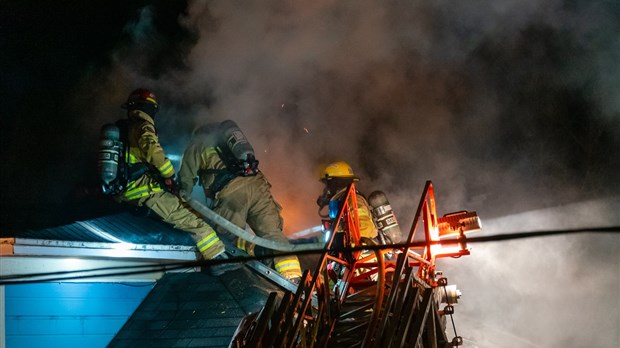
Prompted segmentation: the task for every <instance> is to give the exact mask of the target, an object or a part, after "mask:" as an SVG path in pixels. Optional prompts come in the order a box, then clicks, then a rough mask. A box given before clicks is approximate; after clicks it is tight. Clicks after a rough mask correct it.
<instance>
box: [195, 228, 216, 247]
mask: <svg viewBox="0 0 620 348" xmlns="http://www.w3.org/2000/svg"><path fill="white" fill-rule="evenodd" d="M219 240H220V239H219V238H218V237H217V234H215V231H214V232H211V233H209V235H208V236H206V237H205V238H203V239H202V240H200V241H199V242H198V243H196V246H197V247H198V250H200V251H205V250H207V249H209V247H211V246H212V245H213V244H215V243H217V242H218V241H219Z"/></svg>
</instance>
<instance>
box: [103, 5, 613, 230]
mask: <svg viewBox="0 0 620 348" xmlns="http://www.w3.org/2000/svg"><path fill="white" fill-rule="evenodd" d="M156 10H157V9H156V8H146V9H144V10H143V11H142V12H141V14H140V17H139V18H138V19H137V21H136V22H135V23H132V24H131V25H129V26H128V27H127V28H128V30H130V31H131V32H132V33H133V35H134V37H135V42H136V43H139V44H138V45H137V46H131V45H127V47H124V48H123V50H120V51H119V52H118V53H117V55H116V59H117V63H118V64H117V66H116V67H115V74H114V75H113V76H117V77H118V78H121V79H124V80H125V81H123V82H122V84H121V85H124V86H128V88H129V86H130V85H132V84H133V85H136V84H147V85H152V86H153V88H154V89H156V90H157V91H158V92H159V94H160V95H162V98H163V99H164V101H166V102H167V104H168V105H167V108H166V109H165V112H164V113H163V114H162V115H161V120H160V123H161V125H163V127H161V126H160V127H161V128H162V131H161V132H162V139H163V141H165V142H168V143H169V148H171V149H179V150H178V151H182V148H183V142H184V141H186V140H187V139H186V136H187V130H188V129H190V130H191V128H193V127H194V126H196V125H198V124H200V123H203V122H208V121H212V120H222V119H226V118H231V119H234V120H235V121H237V122H238V123H239V124H240V125H241V126H242V128H243V129H244V131H245V133H246V135H247V136H248V137H249V138H250V140H251V141H252V142H253V144H254V147H255V148H256V151H257V152H258V153H259V155H260V159H261V166H262V168H263V170H264V171H265V172H266V173H267V175H268V176H269V177H270V178H271V180H272V181H273V184H274V190H275V192H276V196H277V197H278V198H279V199H281V200H282V201H283V202H282V203H283V205H284V206H285V213H290V214H291V216H293V215H294V216H296V217H295V218H294V219H287V220H288V227H289V231H293V230H297V229H299V228H303V227H307V226H309V225H312V224H314V223H315V222H316V220H315V216H314V215H313V214H309V213H307V212H309V211H312V210H313V208H312V207H313V201H314V199H313V197H315V196H316V194H317V192H318V191H319V190H320V186H319V184H318V183H317V182H316V181H317V180H316V178H317V172H318V168H319V167H320V165H321V164H324V163H326V162H329V161H333V160H345V161H347V162H349V163H350V164H351V165H352V166H353V168H354V170H355V171H356V174H358V175H359V176H360V177H361V178H362V181H361V183H360V185H361V186H362V187H363V188H365V189H366V190H367V191H371V190H375V189H381V190H384V191H387V192H388V193H389V194H390V197H391V200H392V201H393V203H394V205H395V206H397V207H398V208H399V211H400V212H401V216H402V220H403V221H410V220H411V218H412V216H411V212H412V211H414V209H415V208H416V205H417V201H418V198H417V196H418V193H419V192H420V190H421V188H422V187H423V185H424V181H426V180H429V179H430V180H433V182H434V183H435V184H436V185H437V186H438V192H439V195H440V196H441V197H442V198H443V202H444V205H445V207H446V209H447V210H454V209H463V208H465V207H467V208H468V209H476V210H482V211H486V214H488V215H489V216H494V215H501V214H507V213H513V212H514V211H515V209H517V210H526V209H532V208H538V207H545V206H553V205H555V204H561V203H565V202H570V201H573V200H578V199H585V198H591V197H592V196H594V197H598V196H599V195H601V194H605V193H613V192H610V191H615V192H617V186H618V185H612V183H617V181H618V179H617V177H616V176H615V175H614V173H615V172H616V170H617V169H618V165H619V159H618V153H619V151H620V150H619V145H618V141H617V140H616V138H615V135H616V134H617V133H618V131H620V126H619V121H618V117H617V116H618V113H619V110H620V109H619V108H618V105H617V101H616V99H617V98H614V96H615V95H618V92H620V91H619V90H618V84H617V83H614V79H613V78H610V77H613V76H615V77H618V69H617V58H618V55H619V54H618V52H619V50H618V49H617V48H618V46H619V45H620V44H619V43H618V38H617V37H618V36H617V35H616V34H617V33H618V24H617V21H614V19H617V18H616V16H617V13H618V9H617V6H615V5H613V4H610V3H608V2H602V3H590V2H587V3H586V2H584V3H578V2H571V3H564V2H559V1H557V2H540V1H529V2H526V3H523V2H521V1H519V2H517V1H515V2H511V1H504V2H502V3H501V4H498V3H495V2H484V1H483V2H479V3H478V4H477V5H476V6H473V5H471V4H470V5H465V4H452V3H441V2H439V3H433V4H429V3H426V2H393V3H390V4H383V3H379V2H375V1H361V2H356V3H355V4H352V3H349V2H345V3H340V2H329V1H326V2H318V3H317V2H315V3H313V4H302V3H282V2H277V1H270V2H260V3H249V4H248V3H241V2H236V1H226V2H215V3H209V2H200V1H199V2H191V3H190V5H189V6H188V8H187V11H186V13H185V14H184V15H182V16H181V17H180V18H179V23H180V26H181V27H182V28H183V29H184V30H186V31H187V33H189V34H190V35H189V37H191V40H189V39H188V40H185V41H184V42H183V43H182V44H177V45H176V46H173V47H168V48H167V49H166V50H165V51H164V52H165V53H164V54H162V53H159V54H157V53H158V51H157V47H158V46H161V45H162V44H161V43H158V42H157V40H156V38H157V34H158V32H157V31H158V29H157V28H156V27H155V25H154V23H153V19H154V18H155V17H157V16H162V15H163V14H161V13H157V12H156ZM145 38H146V39H145ZM153 47H155V48H153ZM145 52H147V53H153V57H150V56H149V55H145ZM166 56H175V57H177V60H178V61H177V64H172V63H170V59H168V63H167V64H166V62H165V61H164V58H166ZM179 56H180V58H179ZM162 57H163V58H162ZM149 58H150V61H149ZM162 61H163V62H162ZM145 66H150V68H148V69H145V68H144V67H145ZM154 67H155V68H154ZM136 72H138V73H136ZM610 75H611V76H610ZM107 76H110V75H107ZM615 81H617V79H616V80H615ZM110 86H115V87H117V86H119V84H118V81H115V80H114V81H110ZM115 90H118V87H117V88H115ZM172 131H175V132H176V131H185V133H183V134H182V135H178V134H174V132H172ZM175 140H179V141H178V142H175ZM293 187H294V188H295V189H294V190H291V188H293ZM500 196H501V197H502V199H500V198H498V197H500Z"/></svg>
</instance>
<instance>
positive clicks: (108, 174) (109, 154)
mask: <svg viewBox="0 0 620 348" xmlns="http://www.w3.org/2000/svg"><path fill="white" fill-rule="evenodd" d="M121 147H122V143H121V141H120V130H119V129H118V127H117V126H116V125H114V124H106V125H104V126H103V127H101V137H100V142H99V156H98V158H99V160H98V163H97V164H98V168H99V175H100V177H101V180H102V182H103V183H104V190H105V188H106V187H107V186H109V185H110V183H112V182H113V181H114V180H115V179H116V176H117V174H118V161H119V159H120V155H121Z"/></svg>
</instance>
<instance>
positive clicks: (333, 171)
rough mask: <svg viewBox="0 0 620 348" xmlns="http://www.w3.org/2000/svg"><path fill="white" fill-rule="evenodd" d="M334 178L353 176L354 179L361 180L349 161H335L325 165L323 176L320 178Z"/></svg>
mask: <svg viewBox="0 0 620 348" xmlns="http://www.w3.org/2000/svg"><path fill="white" fill-rule="evenodd" d="M333 178H351V179H353V180H354V181H357V180H359V179H358V178H357V177H356V176H355V174H353V169H351V166H350V165H349V164H348V163H347V162H343V161H338V162H333V163H330V164H328V165H327V166H325V168H323V170H322V171H321V177H320V178H319V180H321V181H324V180H330V179H333Z"/></svg>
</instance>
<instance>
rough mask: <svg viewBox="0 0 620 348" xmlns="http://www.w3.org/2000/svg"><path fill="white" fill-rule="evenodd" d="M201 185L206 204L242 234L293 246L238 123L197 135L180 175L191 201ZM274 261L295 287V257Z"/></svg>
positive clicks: (254, 249) (240, 243)
mask: <svg viewBox="0 0 620 348" xmlns="http://www.w3.org/2000/svg"><path fill="white" fill-rule="evenodd" d="M197 182H199V183H200V185H201V186H202V187H203V190H204V194H205V197H206V199H207V202H208V204H207V205H210V206H211V208H212V209H213V211H214V212H216V213H217V214H219V215H220V216H222V217H223V218H225V219H227V220H228V221H230V222H232V223H233V224H235V225H237V226H238V227H240V228H243V229H245V227H246V225H249V226H250V228H252V230H253V231H254V233H256V235H257V236H259V237H261V238H265V239H269V240H272V241H274V242H279V243H289V241H288V239H287V238H286V237H285V236H284V234H283V232H282V227H283V219H282V215H281V210H282V207H281V206H280V204H278V202H276V200H275V199H274V198H273V196H272V194H271V184H270V183H269V181H267V178H266V177H265V175H263V173H262V172H261V171H260V170H259V169H258V161H257V160H256V158H255V156H254V150H253V148H252V146H251V145H250V143H249V142H248V140H247V138H246V137H245V135H244V134H243V132H242V131H241V130H240V129H239V127H238V126H237V124H236V123H235V122H234V121H231V120H226V121H224V122H221V123H220V122H218V123H211V124H207V125H204V126H202V127H199V128H198V129H196V130H195V131H194V135H193V137H192V140H191V142H190V144H189V145H188V147H187V148H186V150H185V153H184V154H183V160H182V162H181V169H180V170H179V184H180V188H181V193H182V196H184V197H186V198H187V199H189V198H190V197H191V194H192V191H193V187H194V185H195V184H196V183H197ZM216 228H217V230H218V233H219V234H220V235H221V236H223V237H226V238H227V239H229V240H230V241H231V243H234V244H235V245H236V246H237V247H238V248H240V249H242V250H244V251H246V252H247V253H248V254H249V255H256V256H263V255H272V251H271V250H269V249H265V248H262V247H260V246H256V245H254V244H252V243H249V242H246V241H245V240H244V239H242V238H238V237H236V236H233V235H232V234H230V233H229V232H227V231H226V230H225V229H224V228H222V227H216ZM272 261H273V265H272V267H273V268H274V269H275V270H276V271H277V272H278V273H280V274H281V275H282V276H284V277H285V278H287V279H289V280H291V281H293V282H298V281H299V278H301V275H302V272H301V267H300V264H299V259H298V258H297V257H296V256H274V257H273V260H272Z"/></svg>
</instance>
